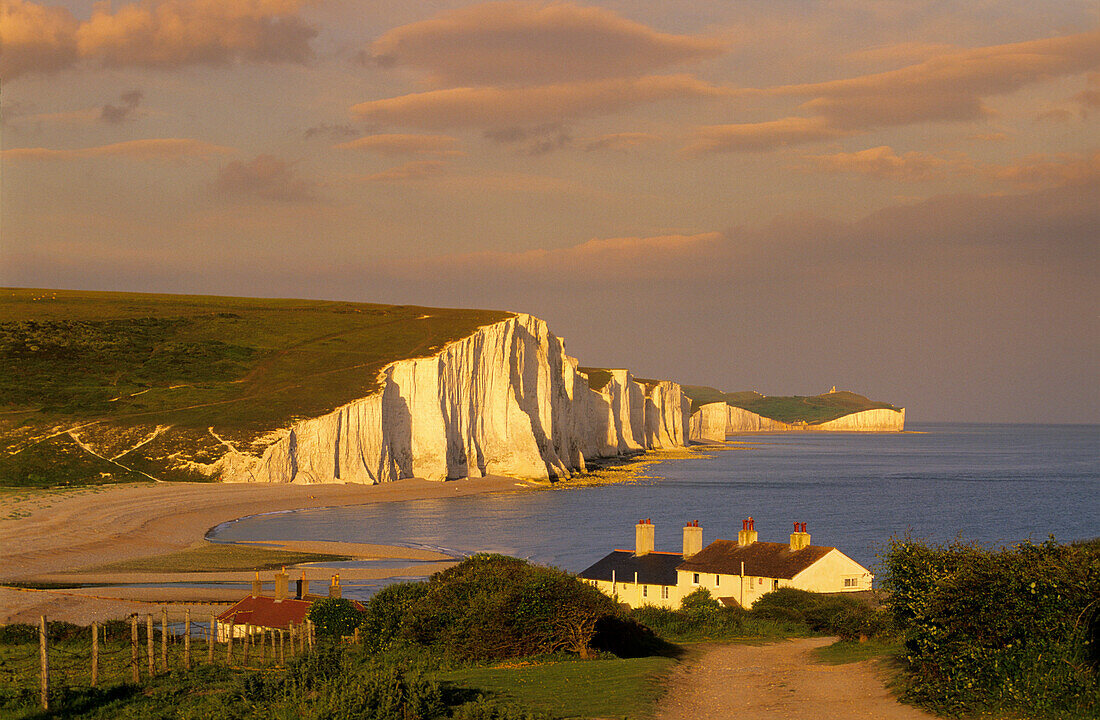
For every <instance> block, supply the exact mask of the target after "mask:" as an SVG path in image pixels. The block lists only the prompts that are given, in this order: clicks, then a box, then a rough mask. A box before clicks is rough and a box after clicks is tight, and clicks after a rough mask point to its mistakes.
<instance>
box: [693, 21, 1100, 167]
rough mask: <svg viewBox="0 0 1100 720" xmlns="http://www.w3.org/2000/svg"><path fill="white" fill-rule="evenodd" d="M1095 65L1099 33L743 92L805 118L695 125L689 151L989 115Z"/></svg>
mask: <svg viewBox="0 0 1100 720" xmlns="http://www.w3.org/2000/svg"><path fill="white" fill-rule="evenodd" d="M1096 68H1100V29H1098V30H1092V31H1090V32H1086V33H1079V34H1076V35H1066V36H1063V37H1057V38H1048V39H1043V40H1031V41H1028V42H1020V43H1011V44H1007V45H994V46H989V47H981V48H973V49H969V50H960V51H956V52H948V53H944V54H940V55H935V56H933V57H931V58H929V59H927V60H924V61H923V62H920V63H917V64H914V65H909V66H907V67H904V68H901V69H898V70H891V71H889V72H883V73H875V74H871V75H863V76H859V77H853V78H847V79H843V80H832V81H828V82H820V83H809V84H803V85H786V86H779V87H773V88H767V89H763V90H745V91H742V92H740V93H737V94H738V95H743V96H757V95H763V96H773V97H803V98H808V99H807V100H805V102H803V104H802V106H801V108H802V109H803V110H805V111H806V112H807V113H808V114H809V117H788V118H783V119H781V120H772V121H766V122H761V123H744V124H735V125H717V126H709V127H704V128H700V129H699V130H698V131H697V132H696V140H695V142H694V143H692V144H691V145H689V146H688V148H686V150H687V152H689V153H703V152H729V151H740V152H744V151H756V152H758V151H764V150H773V149H776V148H780V147H784V146H787V145H794V144H799V143H809V142H818V141H820V140H825V139H829V138H832V137H838V136H840V135H843V134H851V133H855V132H862V131H867V130H872V129H875V128H882V127H892V126H903V125H911V124H915V123H922V122H938V121H973V120H979V119H982V118H985V117H988V116H989V115H990V111H989V110H988V109H987V108H986V107H985V105H984V103H983V99H984V98H986V97H989V96H993V95H1003V94H1006V93H1010V92H1013V91H1015V90H1018V89H1020V88H1022V87H1025V86H1027V85H1030V84H1033V83H1038V82H1043V81H1046V80H1050V79H1053V78H1058V77H1065V76H1070V75H1077V74H1081V73H1084V72H1087V71H1089V70H1094V69H1096Z"/></svg>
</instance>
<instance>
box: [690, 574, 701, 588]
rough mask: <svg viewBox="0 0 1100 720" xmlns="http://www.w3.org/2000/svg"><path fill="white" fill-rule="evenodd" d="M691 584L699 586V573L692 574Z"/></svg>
mask: <svg viewBox="0 0 1100 720" xmlns="http://www.w3.org/2000/svg"><path fill="white" fill-rule="evenodd" d="M691 584H692V585H698V584H699V573H692V576H691Z"/></svg>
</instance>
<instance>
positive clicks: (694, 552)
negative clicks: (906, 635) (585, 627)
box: [579, 518, 874, 608]
mask: <svg viewBox="0 0 1100 720" xmlns="http://www.w3.org/2000/svg"><path fill="white" fill-rule="evenodd" d="M634 533H635V544H634V550H633V552H632V551H630V550H615V551H613V552H611V553H609V554H608V555H607V556H606V557H604V558H603V559H601V560H600V561H599V562H597V563H595V564H594V565H592V566H591V567H589V568H587V569H586V570H584V571H582V572H581V573H580V574H579V577H581V578H582V579H584V580H586V581H588V582H590V583H592V584H593V585H595V586H596V587H598V588H599V589H600V590H602V591H603V592H605V593H606V594H608V595H610V596H611V597H614V598H616V599H617V600H618V601H619V602H621V603H623V604H626V605H629V606H630V607H640V606H642V605H656V606H659V607H668V608H678V607H680V601H681V600H682V599H683V598H684V597H686V596H688V595H689V594H691V593H692V592H694V591H695V590H698V589H699V588H706V589H707V590H709V591H710V594H711V596H712V597H715V598H717V599H718V600H720V601H721V602H722V603H724V604H726V605H733V606H739V607H743V608H749V607H752V605H753V603H755V602H756V601H757V600H758V599H760V597H761V596H762V595H764V594H765V593H768V592H771V591H772V590H777V589H779V588H784V587H790V588H797V589H800V590H810V591H812V592H820V593H834V592H858V591H860V590H870V589H871V581H872V580H873V579H874V576H873V575H872V574H871V573H870V572H869V571H868V570H867V568H865V567H863V566H862V565H860V564H859V563H857V562H856V561H855V560H852V559H851V558H850V557H848V556H847V555H845V554H844V553H842V552H840V551H839V550H837V549H836V548H834V547H825V546H820V545H811V544H810V534H809V533H808V532H806V523H795V524H794V532H792V533H791V538H790V542H789V543H774V542H759V541H757V534H756V528H755V526H754V523H753V520H752V518H748V519H747V520H745V521H743V523H742V529H741V532H740V533H738V535H737V542H733V541H732V540H720V539H719V540H715V541H714V542H712V543H711V544H709V545H707V546H706V547H705V548H704V547H703V529H702V528H701V527H700V526H699V522H698V521H695V522H691V523H688V524H687V526H686V527H685V528H684V550H683V552H680V553H674V552H661V551H657V550H654V549H653V548H654V535H655V533H654V525H653V523H652V521H650V520H641V521H639V522H638V524H637V525H635V526H634Z"/></svg>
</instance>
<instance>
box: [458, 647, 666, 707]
mask: <svg viewBox="0 0 1100 720" xmlns="http://www.w3.org/2000/svg"><path fill="white" fill-rule="evenodd" d="M675 664H676V661H675V660H673V659H671V658H666V657H645V658H632V659H625V660H624V659H619V658H609V659H600V660H588V661H583V662H579V661H563V662H550V663H545V664H536V665H516V666H513V667H489V668H466V669H463V670H454V671H451V672H447V673H443V674H442V675H441V676H440V679H441V680H444V681H446V682H448V683H452V684H454V685H457V686H459V687H463V688H471V689H474V690H479V691H481V692H483V693H486V694H487V695H489V696H491V697H494V698H499V699H502V700H506V701H511V702H514V703H515V704H517V705H521V706H523V707H525V708H530V709H532V710H539V711H542V712H545V713H547V714H551V715H553V716H554V717H561V718H574V717H582V718H603V717H615V718H647V717H651V716H652V713H653V705H654V703H656V701H657V700H658V698H659V697H660V695H661V691H662V687H661V684H660V682H659V679H660V678H662V677H663V676H665V675H667V674H668V673H669V672H670V671H671V670H672V667H673V666H674V665H675Z"/></svg>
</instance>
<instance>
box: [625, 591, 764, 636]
mask: <svg viewBox="0 0 1100 720" xmlns="http://www.w3.org/2000/svg"><path fill="white" fill-rule="evenodd" d="M742 614H743V612H742V611H741V610H739V609H737V608H731V607H724V606H723V605H722V604H721V603H720V602H718V601H717V600H715V599H714V598H713V597H711V594H710V591H709V590H707V589H706V588H699V589H698V590H695V591H694V592H692V593H691V594H689V595H688V596H687V597H685V598H684V599H683V600H682V601H680V609H679V610H670V609H668V608H659V607H652V606H644V607H640V608H636V609H635V610H634V611H633V612H632V613H631V616H632V617H633V618H634V619H635V620H637V621H638V622H640V623H642V624H643V625H645V626H648V627H650V628H653V630H654V631H655V632H656V633H657V635H659V636H660V637H661V638H663V639H665V640H668V641H672V642H678V641H691V640H718V639H722V638H729V637H733V636H735V635H737V634H739V633H740V632H741V631H742V622H741V616H742Z"/></svg>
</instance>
